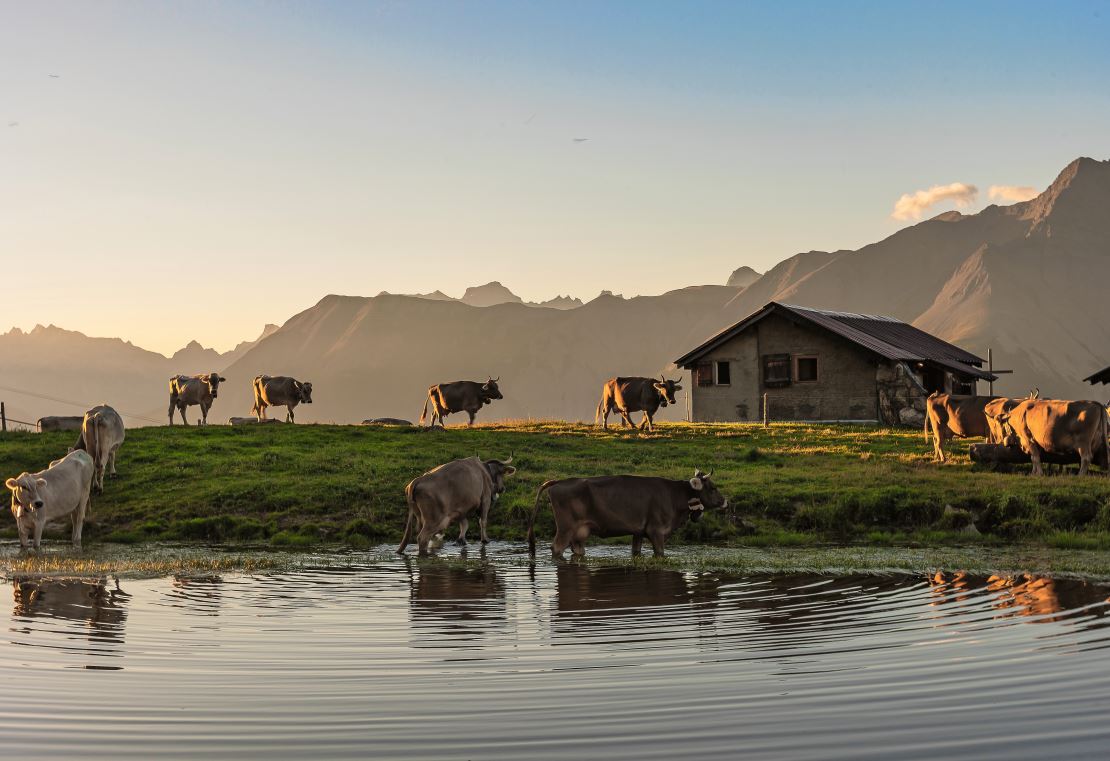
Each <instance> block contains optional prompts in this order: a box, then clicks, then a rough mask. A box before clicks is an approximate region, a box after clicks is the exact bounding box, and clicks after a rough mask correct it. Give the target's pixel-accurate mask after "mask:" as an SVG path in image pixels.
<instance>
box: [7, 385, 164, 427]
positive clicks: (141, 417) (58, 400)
mask: <svg viewBox="0 0 1110 761" xmlns="http://www.w3.org/2000/svg"><path fill="white" fill-rule="evenodd" d="M0 391H6V392H9V393H12V394H19V395H21V396H29V397H31V398H33V399H42V400H44V401H47V402H55V403H57V404H65V405H68V406H71V407H77V408H78V409H81V410H90V409H92V408H93V407H95V406H96V405H97V404H99V402H97V403H93V404H90V403H89V402H81V401H74V400H73V399H61V398H59V397H56V396H49V395H47V394H40V393H38V392H36V391H28V390H27V389H25V388H13V387H11V386H0ZM116 412H118V413H119V414H120V415H122V416H123V417H125V418H131V419H132V420H142V421H143V422H144V423H153V424H154V425H161V423H162V421H161V420H155V419H154V418H149V417H146V416H145V415H136V414H135V413H133V412H125V411H123V410H121V409H119V408H116ZM8 421H9V422H13V423H19V424H20V425H25V426H28V427H29V428H30V429H31V430H38V423H28V422H25V421H19V420H13V419H12V418H8Z"/></svg>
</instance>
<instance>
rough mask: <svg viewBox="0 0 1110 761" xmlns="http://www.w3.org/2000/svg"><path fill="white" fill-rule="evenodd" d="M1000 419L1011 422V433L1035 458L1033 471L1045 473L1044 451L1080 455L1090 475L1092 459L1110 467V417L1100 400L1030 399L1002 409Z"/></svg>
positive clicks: (1083, 470) (1083, 468)
mask: <svg viewBox="0 0 1110 761" xmlns="http://www.w3.org/2000/svg"><path fill="white" fill-rule="evenodd" d="M996 420H997V421H998V423H999V424H1000V425H1003V426H1009V429H1010V430H1011V431H1012V432H1013V434H1012V435H1011V436H1010V437H1009V441H1007V442H1004V443H1011V442H1012V441H1013V440H1014V439H1016V440H1017V443H1018V444H1019V445H1020V446H1021V449H1022V451H1023V452H1025V453H1026V454H1027V455H1029V459H1030V460H1032V462H1033V475H1035V476H1040V475H1044V471H1043V470H1042V468H1041V458H1042V455H1043V454H1044V453H1051V454H1065V453H1072V452H1074V453H1075V454H1078V455H1079V475H1081V476H1082V475H1086V473H1087V470H1088V469H1089V468H1090V465H1091V463H1092V462H1094V463H1096V464H1097V465H1099V466H1100V467H1101V468H1103V469H1104V470H1105V469H1110V461H1108V457H1110V450H1108V447H1107V435H1110V417H1108V415H1107V412H1106V408H1105V407H1104V406H1102V405H1101V404H1099V403H1098V402H1087V401H1080V402H1072V401H1063V400H1058V399H1026V400H1024V401H1023V402H1021V403H1020V404H1018V405H1017V406H1015V407H1014V408H1013V409H1012V410H1010V411H1009V412H1002V413H999V414H998V415H997V417H996Z"/></svg>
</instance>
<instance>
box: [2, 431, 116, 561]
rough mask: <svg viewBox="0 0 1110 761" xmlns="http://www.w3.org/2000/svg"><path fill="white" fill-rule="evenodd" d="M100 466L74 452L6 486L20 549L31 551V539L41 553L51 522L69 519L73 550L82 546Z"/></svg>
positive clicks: (88, 457) (21, 474)
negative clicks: (92, 489) (9, 495)
mask: <svg viewBox="0 0 1110 761" xmlns="http://www.w3.org/2000/svg"><path fill="white" fill-rule="evenodd" d="M95 477H96V466H95V464H94V463H93V458H92V457H90V456H89V453H88V452H79V451H75V452H70V453H69V454H67V455H66V456H65V457H63V458H62V459H60V460H55V461H54V462H52V463H50V467H49V468H47V469H46V470H40V471H39V472H38V473H26V472H24V473H20V474H19V475H18V476H16V477H15V478H9V479H7V481H5V482H4V483H5V485H6V486H7V487H8V488H9V489H11V492H12V515H13V516H15V525H16V529H17V530H18V531H19V546H20V547H21V548H23V549H27V547H28V543H29V540H28V535H30V541H31V542H33V544H34V548H35V549H36V550H37V549H39V548H40V547H41V546H42V530H43V528H45V527H46V524H47V523H49V522H50V521H54V520H58V519H59V518H64V517H65V516H67V515H68V516H69V517H70V520H71V521H72V523H73V546H74V547H80V546H81V529H82V527H83V526H84V525H85V515H86V513H87V512H88V509H89V499H90V498H89V492H90V490H91V487H92V483H93V479H94V478H95Z"/></svg>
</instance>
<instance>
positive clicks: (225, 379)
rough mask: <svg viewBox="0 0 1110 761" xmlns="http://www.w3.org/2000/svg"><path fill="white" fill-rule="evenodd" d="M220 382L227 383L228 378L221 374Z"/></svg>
mask: <svg viewBox="0 0 1110 761" xmlns="http://www.w3.org/2000/svg"><path fill="white" fill-rule="evenodd" d="M220 383H227V378H225V377H223V376H222V375H221V376H220Z"/></svg>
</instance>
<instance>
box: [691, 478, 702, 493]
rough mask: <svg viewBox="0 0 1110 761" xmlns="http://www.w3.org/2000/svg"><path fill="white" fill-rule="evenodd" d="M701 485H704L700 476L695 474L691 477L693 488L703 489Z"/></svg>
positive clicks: (696, 489)
mask: <svg viewBox="0 0 1110 761" xmlns="http://www.w3.org/2000/svg"><path fill="white" fill-rule="evenodd" d="M701 487H702V481H701V479H700V478H698V477H697V476H694V477H693V478H691V479H690V488H692V489H693V490H694V491H701Z"/></svg>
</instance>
